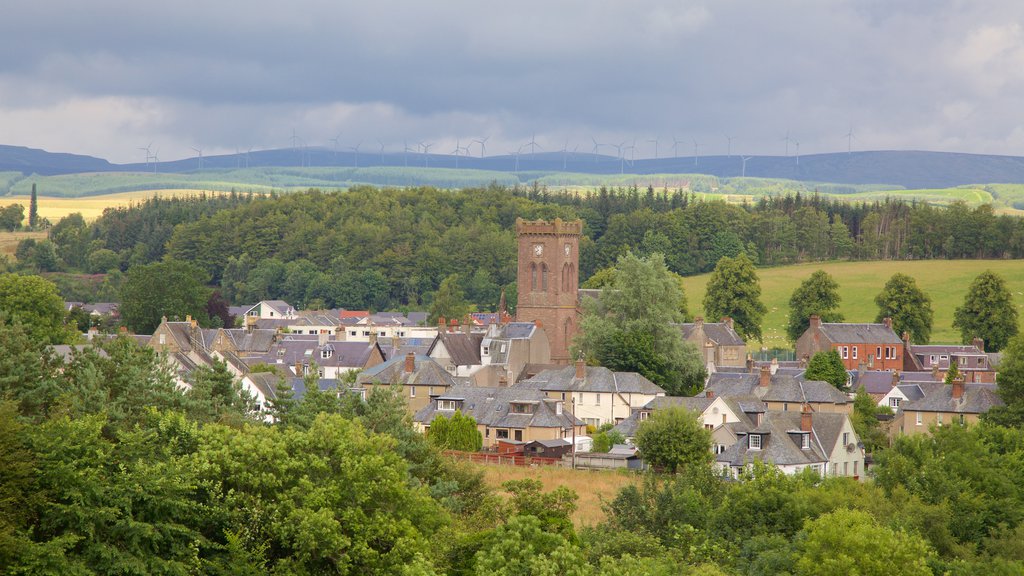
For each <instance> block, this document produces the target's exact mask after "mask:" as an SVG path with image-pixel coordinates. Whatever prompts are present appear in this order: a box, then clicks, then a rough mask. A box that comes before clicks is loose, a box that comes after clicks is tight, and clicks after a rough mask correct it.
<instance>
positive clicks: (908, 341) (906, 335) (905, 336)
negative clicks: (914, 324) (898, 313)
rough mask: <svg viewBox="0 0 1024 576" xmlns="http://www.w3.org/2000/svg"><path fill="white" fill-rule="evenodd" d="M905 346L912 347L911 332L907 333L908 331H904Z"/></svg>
mask: <svg viewBox="0 0 1024 576" xmlns="http://www.w3.org/2000/svg"><path fill="white" fill-rule="evenodd" d="M903 344H904V345H910V332H907V331H906V330H904V331H903Z"/></svg>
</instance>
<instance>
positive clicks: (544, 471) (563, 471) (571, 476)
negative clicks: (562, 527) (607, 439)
mask: <svg viewBox="0 0 1024 576" xmlns="http://www.w3.org/2000/svg"><path fill="white" fill-rule="evenodd" d="M474 466H478V467H479V468H480V469H481V470H483V472H484V479H485V480H486V481H487V484H488V485H489V486H491V487H493V488H495V489H497V490H501V484H502V483H503V482H506V481H508V480H523V479H524V478H533V479H536V480H540V481H541V483H542V484H544V490H545V491H548V490H554V489H555V488H557V487H559V486H565V487H566V488H569V489H571V490H573V491H574V492H576V494H578V495H579V497H580V499H579V500H578V501H577V502H576V503H577V504H578V508H577V509H576V513H575V514H573V515H572V519H573V522H574V523H575V524H576V526H577V527H581V526H594V525H596V524H599V523H601V522H603V521H604V520H605V513H604V510H602V509H601V503H602V502H610V501H611V500H612V499H614V498H615V495H616V494H618V493H619V490H621V489H622V488H624V487H625V486H628V485H630V484H640V482H641V480H642V478H643V477H642V476H640V475H639V474H637V473H635V472H626V471H622V472H619V471H612V470H607V471H605V470H572V469H569V468H561V467H558V466H538V467H537V468H528V467H525V466H507V465H500V464H475V465H474Z"/></svg>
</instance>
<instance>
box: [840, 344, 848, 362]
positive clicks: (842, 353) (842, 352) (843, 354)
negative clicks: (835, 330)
mask: <svg viewBox="0 0 1024 576" xmlns="http://www.w3.org/2000/svg"><path fill="white" fill-rule="evenodd" d="M839 355H840V356H841V357H842V358H843V360H846V359H847V358H849V357H850V347H849V346H840V347H839Z"/></svg>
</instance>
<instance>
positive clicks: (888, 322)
mask: <svg viewBox="0 0 1024 576" xmlns="http://www.w3.org/2000/svg"><path fill="white" fill-rule="evenodd" d="M882 324H884V325H885V327H886V328H888V329H889V330H892V317H891V316H886V317H885V318H882Z"/></svg>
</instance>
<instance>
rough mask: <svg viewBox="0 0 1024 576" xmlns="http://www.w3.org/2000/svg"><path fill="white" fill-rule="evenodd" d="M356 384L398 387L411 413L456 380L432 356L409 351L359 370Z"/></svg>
mask: <svg viewBox="0 0 1024 576" xmlns="http://www.w3.org/2000/svg"><path fill="white" fill-rule="evenodd" d="M356 384H357V387H358V388H361V389H373V388H377V387H381V386H400V387H401V388H402V396H403V397H404V398H405V401H406V405H407V407H408V409H409V412H410V413H412V414H415V413H417V412H418V411H419V410H421V409H422V408H423V407H425V406H427V405H429V404H431V403H432V402H433V399H434V398H436V397H438V396H440V395H442V394H445V393H447V392H448V390H449V389H450V388H452V387H454V386H455V385H456V382H455V379H454V377H452V375H451V374H449V373H448V371H447V370H445V369H444V367H443V366H441V365H440V364H438V363H437V361H436V360H434V359H433V358H431V357H429V356H425V355H415V354H413V353H411V352H410V353H408V354H406V355H405V356H400V357H395V358H390V359H388V360H387V361H385V362H383V363H381V364H377V365H376V366H373V367H370V368H368V369H366V370H363V371H362V372H360V373H359V376H358V377H357V378H356Z"/></svg>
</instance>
